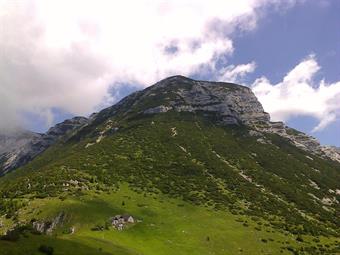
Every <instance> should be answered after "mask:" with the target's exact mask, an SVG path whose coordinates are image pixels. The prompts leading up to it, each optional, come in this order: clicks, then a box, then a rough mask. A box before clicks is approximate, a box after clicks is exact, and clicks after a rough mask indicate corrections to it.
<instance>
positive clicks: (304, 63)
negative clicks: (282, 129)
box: [0, 0, 340, 146]
mask: <svg viewBox="0 0 340 255" xmlns="http://www.w3.org/2000/svg"><path fill="white" fill-rule="evenodd" d="M153 3H154V4H152V5H151V4H149V3H148V2H147V1H144V0H141V1H138V3H137V2H135V1H132V0H127V1H114V2H112V1H106V0H103V1H102V2H101V3H100V4H98V3H97V2H95V1H88V2H86V3H84V2H82V1H80V0H79V1H78V0H74V1H66V0H61V1H55V2H48V3H47V2H46V1H41V0H28V1H27V2H20V1H18V2H17V1H8V2H6V1H4V3H1V4H2V5H3V6H1V7H2V8H0V9H1V10H2V11H0V22H1V23H3V24H5V25H6V24H10V26H11V29H10V30H6V29H5V30H3V31H1V32H0V33H2V34H0V48H2V52H3V54H2V55H1V56H0V65H1V66H2V67H3V68H2V69H1V70H2V71H0V82H1V84H2V86H1V87H0V99H1V102H0V109H1V110H0V116H2V118H3V119H6V120H7V121H6V122H2V123H0V129H2V128H10V127H11V126H16V125H21V126H23V127H24V128H27V129H31V130H34V131H37V132H44V131H46V130H47V129H48V127H50V126H51V125H53V124H55V123H58V122H60V121H62V120H64V119H65V118H70V117H72V116H75V115H85V116H88V115H89V114H91V113H92V112H93V111H98V110H100V109H102V108H104V107H106V106H109V105H111V104H113V103H114V102H117V101H118V100H119V99H120V98H122V97H123V96H125V95H127V94H129V93H131V92H133V91H135V90H138V89H142V88H145V87H147V86H149V85H152V84H153V83H154V82H156V81H158V80H160V79H162V78H165V77H167V76H170V75H174V74H182V75H186V76H189V77H193V78H204V79H209V80H219V81H231V82H235V83H240V84H243V85H247V86H250V87H252V88H253V91H254V93H255V94H256V96H258V98H259V100H260V101H261V103H262V104H263V106H264V108H265V110H266V111H268V112H270V114H271V116H272V118H273V120H283V121H285V122H286V123H287V124H288V125H289V126H291V127H294V128H296V129H299V130H302V131H304V132H306V133H308V134H311V135H313V136H315V137H317V138H318V139H319V140H320V142H321V143H323V144H331V145H336V146H340V133H339V129H340V61H339V60H340V15H339V13H340V1H337V0H335V1H332V0H319V1H314V0H285V1H284V0H281V1H280V0H277V1H273V0H249V1H248V0H240V1H218V0H212V1H211V2H210V1H209V3H208V2H207V1H203V0H196V1H191V0H185V1H180V0H174V1H172V2H168V1H161V0H159V1H154V2H153ZM80 4H81V5H82V8H79V5H80ZM131 5H134V6H135V8H133V9H131ZM61 14H62V15H63V19H62V20H61V19H60V15H61ZM1 38H2V39H1ZM169 49H171V50H169ZM13 116H15V117H13Z"/></svg>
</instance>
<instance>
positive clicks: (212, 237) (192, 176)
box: [0, 112, 340, 254]
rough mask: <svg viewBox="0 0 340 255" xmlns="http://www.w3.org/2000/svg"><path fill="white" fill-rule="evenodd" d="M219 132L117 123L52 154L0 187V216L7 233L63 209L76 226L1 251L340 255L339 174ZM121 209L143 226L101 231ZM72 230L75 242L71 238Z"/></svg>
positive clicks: (277, 140)
mask: <svg viewBox="0 0 340 255" xmlns="http://www.w3.org/2000/svg"><path fill="white" fill-rule="evenodd" d="M210 117H211V116H210ZM214 123H215V122H214V120H213V119H211V118H208V117H207V116H204V117H203V115H200V114H198V115H193V114H189V113H173V112H169V113H164V114H159V115H150V116H142V117H141V116H139V117H138V115H137V116H134V117H133V118H130V119H129V118H125V119H120V118H117V116H116V117H112V118H111V119H106V120H105V121H104V119H103V121H102V122H100V123H96V125H95V126H90V127H87V128H86V129H85V130H83V131H82V132H83V133H82V135H81V137H79V134H78V135H76V136H75V137H73V138H71V139H70V140H68V141H67V142H62V143H59V144H57V145H56V146H54V147H51V148H50V149H48V150H47V151H46V152H45V153H43V154H42V155H40V156H39V157H37V158H36V159H35V160H34V161H32V162H31V163H30V164H28V165H27V166H25V167H24V168H22V169H19V170H17V171H15V172H13V173H11V174H9V175H8V176H5V177H3V178H1V179H0V193H1V207H0V210H1V214H3V215H5V214H7V219H5V217H3V221H4V222H6V224H8V225H6V226H11V224H14V223H19V222H20V223H21V224H25V223H29V222H30V220H31V219H32V218H37V217H38V218H39V217H41V218H46V219H48V218H49V217H53V216H55V215H56V214H57V213H58V212H60V211H65V212H66V215H68V217H69V218H68V220H69V221H68V222H65V226H64V227H63V226H61V227H60V228H61V229H59V230H58V231H59V232H58V231H57V232H56V233H55V234H57V236H36V235H33V236H31V235H30V234H28V237H27V238H25V237H22V238H20V239H19V240H18V241H17V243H14V244H15V245H14V244H13V243H9V242H5V241H1V242H0V251H1V249H3V251H4V252H7V253H8V254H10V253H9V251H12V252H14V251H15V252H17V253H15V252H14V253H12V254H20V253H19V251H20V252H24V251H25V250H26V249H27V250H30V251H35V250H37V247H38V246H39V244H40V243H44V242H47V243H48V244H50V245H51V246H53V247H55V254H67V250H69V249H73V248H72V247H74V249H76V247H77V245H76V244H79V253H78V254H96V253H94V252H95V251H96V252H99V254H100V252H103V254H105V252H106V253H107V254H280V252H283V253H287V252H290V253H291V252H295V253H298V251H299V252H300V253H301V254H327V253H328V254H336V252H337V248H336V245H337V244H338V242H337V239H336V238H337V237H338V236H339V231H338V229H339V217H337V213H338V212H339V204H338V203H336V202H333V203H332V204H326V203H325V202H324V201H323V199H324V198H331V199H333V197H335V196H336V195H335V194H333V193H330V191H329V190H330V189H331V190H336V189H337V188H339V187H338V182H339V174H340V165H339V164H337V163H334V162H330V161H326V160H323V159H321V158H318V157H316V156H313V155H309V154H307V153H306V152H303V151H301V150H299V149H297V148H296V147H294V146H292V145H290V144H289V143H288V142H287V141H285V140H284V139H283V138H281V137H278V136H275V135H272V136H268V137H267V139H270V140H271V143H267V144H262V143H259V142H257V141H256V138H255V137H252V136H250V135H249V132H248V130H247V128H245V127H240V126H237V127H232V126H229V127H221V126H218V125H215V124H214ZM115 127H116V128H118V130H117V131H114V132H113V131H112V130H113V128H115ZM313 183H315V184H316V185H317V186H315V185H314V184H313ZM126 184H127V185H128V186H126ZM337 199H338V200H339V197H337ZM122 201H124V203H125V205H124V206H123V205H122ZM37 210H38V211H39V212H40V211H41V212H40V213H39V214H38V211H37ZM123 212H128V213H130V214H132V215H134V216H135V217H136V218H137V219H141V220H142V222H140V223H137V224H136V225H134V226H132V227H131V228H129V229H127V230H124V231H123V232H118V231H115V230H113V229H110V230H104V231H98V232H97V231H91V228H93V227H94V226H95V225H96V224H102V225H103V224H104V223H105V220H107V219H108V218H109V217H110V216H113V215H114V214H116V213H123ZM70 226H76V229H77V231H76V233H75V234H74V235H69V234H63V230H65V229H67V228H69V227H70ZM62 228H64V229H62ZM0 230H1V229H0ZM4 230H5V228H4ZM298 237H300V238H302V239H303V242H301V239H300V238H298ZM297 239H298V240H300V241H297ZM286 242H288V243H286ZM18 244H20V245H18ZM14 246H16V247H17V248H14ZM18 247H22V248H18ZM67 247H70V248H67ZM99 248H101V250H99ZM287 248H288V249H290V250H291V251H289V250H287ZM15 249H16V250H15ZM81 249H83V251H82V250H81ZM91 249H94V250H91ZM90 251H93V253H90ZM57 252H58V253H57ZM86 252H88V253H86ZM5 254H6V253H5Z"/></svg>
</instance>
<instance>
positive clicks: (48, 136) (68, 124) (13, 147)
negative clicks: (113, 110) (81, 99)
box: [0, 117, 88, 175]
mask: <svg viewBox="0 0 340 255" xmlns="http://www.w3.org/2000/svg"><path fill="white" fill-rule="evenodd" d="M87 122H88V119H87V118H84V117H75V118H73V119H70V120H65V121H64V122H62V123H59V124H57V125H55V126H54V127H52V128H50V129H49V130H48V131H47V132H46V133H45V134H38V133H33V132H29V131H20V132H18V133H16V134H6V135H0V175H4V174H6V173H7V172H9V171H11V170H13V169H15V168H18V167H20V166H22V165H24V164H26V163H28V162H29V161H30V160H32V159H33V158H35V157H36V156H37V155H39V154H40V153H41V152H43V151H44V150H46V149H47V148H48V147H50V146H51V145H52V144H54V143H55V142H56V141H58V139H60V138H61V137H63V136H64V135H66V134H68V133H70V132H72V131H74V130H76V129H78V128H80V127H82V126H84V125H86V124H87Z"/></svg>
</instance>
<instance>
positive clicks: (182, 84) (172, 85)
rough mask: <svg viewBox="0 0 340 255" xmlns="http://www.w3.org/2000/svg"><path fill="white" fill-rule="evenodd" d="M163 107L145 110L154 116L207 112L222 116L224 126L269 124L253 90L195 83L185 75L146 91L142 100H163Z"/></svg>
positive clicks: (224, 84) (217, 83) (229, 84)
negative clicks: (163, 113)
mask: <svg viewBox="0 0 340 255" xmlns="http://www.w3.org/2000/svg"><path fill="white" fill-rule="evenodd" d="M160 93H161V99H162V105H157V106H155V107H152V108H148V109H146V110H144V113H145V114H154V113H161V112H167V111H170V110H174V111H177V112H207V113H213V114H216V115H218V116H219V120H220V122H222V123H224V124H246V125H250V124H252V123H259V122H269V118H270V117H269V114H268V113H266V112H264V110H263V107H262V105H261V104H260V103H259V101H258V100H257V98H256V97H255V95H254V93H253V92H252V91H251V89H250V88H248V87H244V86H240V85H236V84H232V83H222V82H207V81H195V80H191V79H188V78H186V77H183V76H174V77H170V78H167V79H165V80H163V81H160V82H158V83H156V84H155V85H154V86H152V87H150V88H149V89H146V90H145V92H144V93H143V95H142V96H141V98H140V99H139V100H142V99H143V98H144V99H145V98H146V97H156V96H157V97H158V99H159V97H160Z"/></svg>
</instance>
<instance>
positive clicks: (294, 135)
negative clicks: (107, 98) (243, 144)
mask: <svg viewBox="0 0 340 255" xmlns="http://www.w3.org/2000/svg"><path fill="white" fill-rule="evenodd" d="M169 111H176V112H191V113H203V114H205V115H209V116H213V117H214V118H215V119H216V122H218V123H219V124H222V125H246V126H248V127H250V128H251V129H253V130H252V131H251V132H250V135H252V136H258V141H259V142H263V143H266V142H270V141H266V140H265V139H264V136H263V134H268V133H269V134H270V133H273V134H277V135H280V136H282V137H284V138H285V139H287V140H289V142H291V143H292V144H294V145H295V146H296V147H298V148H300V149H302V150H305V151H308V152H310V153H312V154H315V155H318V156H321V157H326V158H330V159H332V160H335V161H338V162H340V152H339V150H338V149H336V148H335V147H331V146H321V145H320V143H319V142H318V141H317V139H316V138H314V137H312V136H309V135H307V134H304V133H302V132H299V131H297V130H295V129H293V128H290V127H288V126H286V125H285V124H284V123H283V122H271V121H270V115H269V114H268V113H266V112H265V111H264V109H263V107H262V105H261V103H260V102H259V101H258V100H257V98H256V96H255V95H254V93H253V92H252V91H251V89H250V88H248V87H245V86H241V85H237V84H233V83H224V82H210V81H196V80H192V79H189V78H187V77H183V76H173V77H169V78H166V79H164V80H162V81H160V82H158V83H156V84H155V85H153V86H151V87H149V88H147V89H145V90H143V91H138V92H135V93H133V94H131V95H130V96H128V97H126V98H124V99H123V100H122V101H120V102H119V103H118V104H116V105H114V106H112V107H110V108H107V109H105V110H103V111H102V112H100V113H99V114H98V115H96V116H95V119H96V118H97V119H105V118H106V117H107V116H108V115H117V114H118V115H119V114H121V115H122V116H125V115H128V114H133V113H135V114H157V113H164V112H169Z"/></svg>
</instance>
